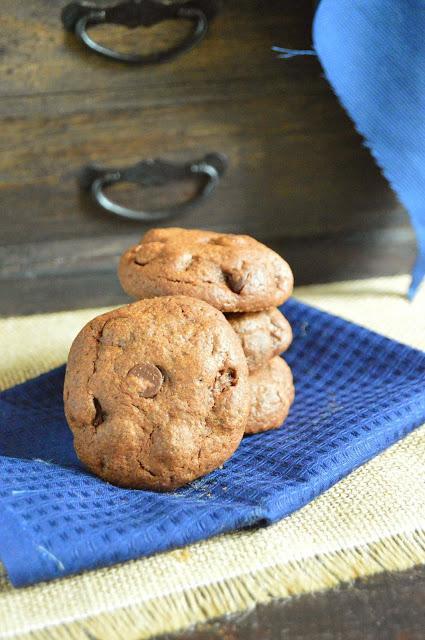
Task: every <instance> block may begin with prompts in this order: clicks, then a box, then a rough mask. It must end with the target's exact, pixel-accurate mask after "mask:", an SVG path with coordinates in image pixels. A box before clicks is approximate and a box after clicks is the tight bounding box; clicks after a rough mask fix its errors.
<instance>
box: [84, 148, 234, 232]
mask: <svg viewBox="0 0 425 640" xmlns="http://www.w3.org/2000/svg"><path fill="white" fill-rule="evenodd" d="M226 167H227V159H226V158H225V156H223V155H221V154H219V153H209V154H207V155H206V156H205V157H204V158H201V159H200V160H195V161H194V162H188V163H184V164H176V163H173V162H167V161H166V160H160V159H158V160H142V161H141V162H138V163H137V164H135V165H133V166H131V167H125V168H120V169H112V168H108V169H106V168H105V169H102V168H100V167H98V166H97V165H88V166H87V167H85V168H84V169H83V170H82V172H81V175H80V186H81V187H82V188H83V189H85V190H87V191H90V192H91V195H92V197H93V199H94V200H95V202H97V204H98V205H100V206H101V207H102V209H105V210H106V211H109V212H110V213H114V214H115V215H117V216H121V217H123V218H130V219H132V220H142V221H156V220H164V219H165V218H171V217H172V216H175V215H178V214H179V213H184V212H185V211H187V210H188V209H189V208H190V207H192V206H193V205H195V204H197V203H198V202H200V201H201V200H203V199H205V198H206V197H208V196H209V195H210V194H211V193H212V192H213V191H214V189H215V187H216V186H217V184H218V183H219V181H220V177H221V176H222V175H223V173H224V172H225V170H226ZM193 177H196V178H198V179H199V178H200V179H201V182H200V186H199V189H198V191H197V193H196V194H195V196H194V197H193V198H192V199H190V200H188V201H187V202H185V203H182V204H176V205H173V206H170V207H168V208H167V209H156V210H154V211H135V210H134V209H129V208H128V207H123V206H121V205H120V204H117V203H116V202H113V201H112V200H110V198H108V196H107V195H106V194H105V192H104V188H105V187H107V186H111V185H113V184H116V183H117V182H133V183H136V184H138V185H140V186H141V187H152V186H162V185H165V184H167V183H169V182H176V181H180V180H186V179H188V178H193Z"/></svg>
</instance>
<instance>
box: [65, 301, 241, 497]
mask: <svg viewBox="0 0 425 640" xmlns="http://www.w3.org/2000/svg"><path fill="white" fill-rule="evenodd" d="M64 402H65V413H66V418H67V420H68V424H69V426H70V428H71V430H72V431H73V434H74V446H75V450H76V452H77V455H78V457H79V458H80V460H81V461H82V462H83V463H84V464H85V465H86V466H87V467H88V468H89V469H90V470H91V471H93V472H94V473H95V474H97V475H98V476H100V477H101V478H104V479H105V480H107V481H108V482H111V483H112V484H117V485H120V486H123V487H133V488H148V489H158V490H167V489H173V488H176V487H179V486H181V485H183V484H185V483H187V482H190V481H191V480H194V479H195V478H198V477H199V476H202V475H204V474H206V473H208V472H210V471H212V470H213V469H215V468H216V467H218V466H220V465H221V464H223V462H225V461H226V460H227V459H228V458H229V457H230V456H231V455H232V453H233V452H234V451H235V449H236V448H237V446H238V444H239V442H240V440H241V438H242V435H243V433H244V429H245V424H246V420H247V415H248V411H249V393H248V368H247V364H246V358H245V356H244V353H243V350H242V347H241V344H240V341H239V339H238V337H237V336H236V334H235V333H234V331H233V329H232V328H231V326H230V325H229V323H228V322H227V320H226V319H225V317H224V316H223V314H222V313H220V312H219V311H217V309H214V308H213V307H211V306H210V305H208V304H207V303H205V302H203V301H201V300H195V299H192V298H188V297H186V296H173V297H163V298H154V299H151V300H141V301H140V302H136V303H134V304H131V305H128V306H125V307H122V308H120V309H117V310H115V311H111V312H110V313H106V314H104V315H101V316H99V317H97V318H94V319H93V320H92V321H91V322H89V323H88V324H87V325H86V326H85V327H84V329H82V331H81V332H80V333H79V335H78V336H77V337H76V339H75V340H74V343H73V345H72V347H71V351H70V354H69V359H68V365H67V370H66V377H65V388H64Z"/></svg>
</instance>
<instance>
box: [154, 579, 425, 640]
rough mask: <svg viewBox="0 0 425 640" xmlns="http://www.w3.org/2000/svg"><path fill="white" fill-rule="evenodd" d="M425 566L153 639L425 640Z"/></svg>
mask: <svg viewBox="0 0 425 640" xmlns="http://www.w3.org/2000/svg"><path fill="white" fill-rule="evenodd" d="M424 601H425V568H424V567H418V568H414V569H410V570H409V571H405V572H400V573H393V574H391V573H382V574H379V575H377V576H374V577H372V578H369V579H367V580H358V581H356V582H355V583H353V584H350V585H343V586H341V587H340V588H338V589H331V590H329V591H326V592H324V593H317V594H306V595H303V596H300V597H298V598H291V599H287V600H275V601H272V602H270V603H268V604H261V605H258V606H257V607H255V609H253V610H251V611H247V612H244V613H242V614H239V615H236V616H231V617H227V618H222V619H220V620H217V621H212V622H210V623H208V624H205V625H200V626H198V627H195V628H193V629H191V630H188V631H183V632H181V633H176V634H167V635H162V636H161V637H160V639H159V637H158V638H157V640H259V639H261V640H423V637H424V629H425V608H424V606H423V605H424Z"/></svg>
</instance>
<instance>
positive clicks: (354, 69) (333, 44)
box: [313, 0, 425, 297]
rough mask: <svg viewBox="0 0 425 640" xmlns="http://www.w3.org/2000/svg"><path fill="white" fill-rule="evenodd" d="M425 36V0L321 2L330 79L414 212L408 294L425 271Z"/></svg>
mask: <svg viewBox="0 0 425 640" xmlns="http://www.w3.org/2000/svg"><path fill="white" fill-rule="evenodd" d="M424 34H425V2H424V0H321V3H320V5H319V8H318V10H317V12H316V15H315V19H314V25H313V42H314V47H315V49H316V51H317V54H318V56H319V58H320V61H321V63H322V65H323V68H324V70H325V75H326V77H327V79H328V80H329V82H330V83H331V85H332V87H333V89H334V91H335V93H336V95H337V96H338V98H339V100H340V101H341V103H342V105H343V106H344V107H345V109H346V110H347V112H348V113H349V115H350V116H351V118H352V119H353V121H354V123H355V125H356V127H357V129H358V131H359V132H360V134H362V135H363V136H364V139H365V143H366V145H367V146H368V147H369V149H370V150H371V152H372V154H373V156H374V157H375V159H376V162H377V163H378V165H379V166H380V167H381V169H382V172H383V173H384V175H385V176H386V178H387V179H388V181H389V182H390V184H391V185H392V187H393V189H394V191H395V192H396V193H397V195H398V197H399V199H400V201H401V202H402V203H403V204H404V205H405V207H406V208H407V209H408V211H409V213H410V216H411V220H412V224H413V227H414V229H415V231H416V237H417V244H418V256H417V260H416V264H415V266H414V269H413V276H412V282H411V286H410V291H409V295H410V297H413V295H414V293H415V292H416V290H417V288H418V286H419V284H420V282H421V281H422V279H423V278H424V276H425V37H424ZM349 170H350V168H349V167H347V171H349ZM361 187H362V185H361V184H359V185H358V188H359V189H361ZM412 259H413V256H412Z"/></svg>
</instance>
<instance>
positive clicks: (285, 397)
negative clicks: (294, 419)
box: [245, 356, 295, 433]
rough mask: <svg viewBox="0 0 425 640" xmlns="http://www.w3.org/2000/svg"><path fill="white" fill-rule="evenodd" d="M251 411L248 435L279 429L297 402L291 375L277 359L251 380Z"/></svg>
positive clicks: (256, 373)
mask: <svg viewBox="0 0 425 640" xmlns="http://www.w3.org/2000/svg"><path fill="white" fill-rule="evenodd" d="M249 387H250V395H251V410H250V413H249V416H248V422H247V424H246V427H245V433H259V432H260V431H269V430H270V429H277V427H280V426H281V424H282V422H283V421H284V420H285V418H286V416H287V415H288V413H289V409H290V407H291V404H292V402H293V401H294V395H295V390H294V385H293V382H292V373H291V370H290V368H289V367H288V365H287V364H286V362H285V361H284V360H283V359H282V358H281V357H280V356H276V357H275V358H273V359H272V360H270V361H269V362H268V363H267V364H266V366H265V367H263V368H262V369H258V371H256V372H255V373H253V374H252V375H250V376H249Z"/></svg>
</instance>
